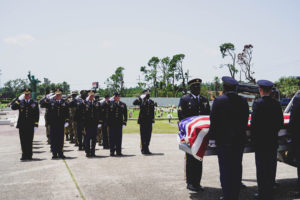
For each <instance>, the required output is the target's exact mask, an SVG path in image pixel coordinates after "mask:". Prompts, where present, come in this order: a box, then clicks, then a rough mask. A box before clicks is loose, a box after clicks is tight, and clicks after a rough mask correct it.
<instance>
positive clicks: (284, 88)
mask: <svg viewBox="0 0 300 200" xmlns="http://www.w3.org/2000/svg"><path fill="white" fill-rule="evenodd" d="M275 86H276V88H277V89H279V91H280V96H281V97H282V98H292V97H293V96H294V94H295V93H296V92H297V91H298V90H299V80H298V79H297V78H296V77H281V78H280V79H279V80H278V81H276V82H275Z"/></svg>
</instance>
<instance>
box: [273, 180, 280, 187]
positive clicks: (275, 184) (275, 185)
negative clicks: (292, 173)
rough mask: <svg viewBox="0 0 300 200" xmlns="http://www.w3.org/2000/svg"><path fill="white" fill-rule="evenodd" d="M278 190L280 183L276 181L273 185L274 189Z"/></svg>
mask: <svg viewBox="0 0 300 200" xmlns="http://www.w3.org/2000/svg"><path fill="white" fill-rule="evenodd" d="M277 188H279V183H278V182H276V181H275V182H274V185H273V189H277Z"/></svg>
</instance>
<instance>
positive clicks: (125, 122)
mask: <svg viewBox="0 0 300 200" xmlns="http://www.w3.org/2000/svg"><path fill="white" fill-rule="evenodd" d="M123 115H124V120H123V124H125V125H126V124H127V106H126V104H124V112H123Z"/></svg>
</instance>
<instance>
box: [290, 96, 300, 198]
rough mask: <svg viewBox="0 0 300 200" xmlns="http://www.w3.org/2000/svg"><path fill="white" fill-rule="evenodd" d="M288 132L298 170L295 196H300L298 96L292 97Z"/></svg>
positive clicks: (299, 113) (299, 106) (299, 103)
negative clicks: (290, 135)
mask: <svg viewBox="0 0 300 200" xmlns="http://www.w3.org/2000/svg"><path fill="white" fill-rule="evenodd" d="M292 103H293V104H292V108H291V115H290V122H289V126H288V132H289V133H291V134H292V147H293V150H294V152H295V156H296V167H297V172H298V180H297V187H298V188H297V192H296V194H295V196H296V198H300V145H299V144H300V96H296V97H295V98H294V99H293V102H292Z"/></svg>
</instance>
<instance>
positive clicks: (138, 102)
mask: <svg viewBox="0 0 300 200" xmlns="http://www.w3.org/2000/svg"><path fill="white" fill-rule="evenodd" d="M133 105H135V106H139V105H141V99H140V98H138V99H136V100H134V102H133Z"/></svg>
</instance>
